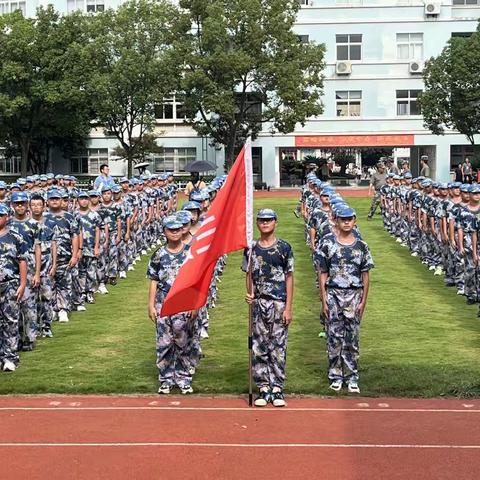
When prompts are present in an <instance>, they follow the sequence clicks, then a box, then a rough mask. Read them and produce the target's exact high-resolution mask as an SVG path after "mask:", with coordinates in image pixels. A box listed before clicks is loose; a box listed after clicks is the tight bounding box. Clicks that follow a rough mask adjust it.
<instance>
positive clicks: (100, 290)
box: [98, 283, 108, 295]
mask: <svg viewBox="0 0 480 480" xmlns="http://www.w3.org/2000/svg"><path fill="white" fill-rule="evenodd" d="M98 293H101V294H102V295H106V294H107V293H108V290H107V287H106V286H105V284H104V283H101V284H100V285H99V286H98Z"/></svg>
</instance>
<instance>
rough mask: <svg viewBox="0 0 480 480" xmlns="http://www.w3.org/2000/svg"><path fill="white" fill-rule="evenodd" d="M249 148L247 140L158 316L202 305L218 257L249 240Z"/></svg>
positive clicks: (185, 310) (251, 233)
mask: <svg viewBox="0 0 480 480" xmlns="http://www.w3.org/2000/svg"><path fill="white" fill-rule="evenodd" d="M252 218H253V176H252V147H251V142H250V139H248V140H247V142H246V144H245V146H244V147H243V148H242V151H241V152H240V154H239V155H238V157H237V159H236V160H235V163H234V164H233V166H232V168H231V170H230V172H229V174H228V176H227V180H226V181H225V184H224V185H223V187H222V188H221V189H220V191H219V192H218V194H217V196H216V197H215V200H214V201H213V203H212V205H211V207H210V209H209V210H208V212H207V214H206V216H205V218H204V220H203V222H202V225H201V227H200V228H199V229H198V231H197V233H196V235H195V237H194V239H193V241H192V244H191V245H190V249H189V252H188V254H187V258H186V260H185V263H184V264H183V265H182V267H181V268H180V271H179V272H178V275H177V278H176V279H175V281H174V283H173V285H172V287H171V289H170V291H169V292H168V295H167V297H166V298H165V301H164V302H163V305H162V309H161V312H160V315H161V316H162V317H164V316H168V315H174V314H175V313H180V312H187V311H190V310H196V309H198V308H200V307H203V306H204V305H205V304H206V302H207V299H208V292H209V289H210V284H211V281H212V276H213V272H214V269H215V265H216V263H217V260H218V258H219V257H220V256H222V255H224V254H226V253H229V252H233V251H235V250H240V249H241V248H245V247H250V245H251V243H252V235H253V232H252V229H253V224H252Z"/></svg>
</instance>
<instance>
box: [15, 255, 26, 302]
mask: <svg viewBox="0 0 480 480" xmlns="http://www.w3.org/2000/svg"><path fill="white" fill-rule="evenodd" d="M18 269H19V271H20V285H19V286H18V289H17V295H16V299H17V302H20V301H21V300H22V298H23V294H24V293H25V288H26V287H27V261H26V260H19V262H18Z"/></svg>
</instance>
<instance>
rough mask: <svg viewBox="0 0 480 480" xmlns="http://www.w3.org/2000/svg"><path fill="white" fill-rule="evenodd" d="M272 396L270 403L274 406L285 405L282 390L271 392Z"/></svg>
mask: <svg viewBox="0 0 480 480" xmlns="http://www.w3.org/2000/svg"><path fill="white" fill-rule="evenodd" d="M272 398H273V400H272V403H273V406H274V407H284V406H285V405H286V403H285V396H284V395H283V392H281V391H280V392H274V393H272Z"/></svg>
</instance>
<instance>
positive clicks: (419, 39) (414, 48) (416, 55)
mask: <svg viewBox="0 0 480 480" xmlns="http://www.w3.org/2000/svg"><path fill="white" fill-rule="evenodd" d="M397 58H398V59H399V60H422V59H423V33H397Z"/></svg>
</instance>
